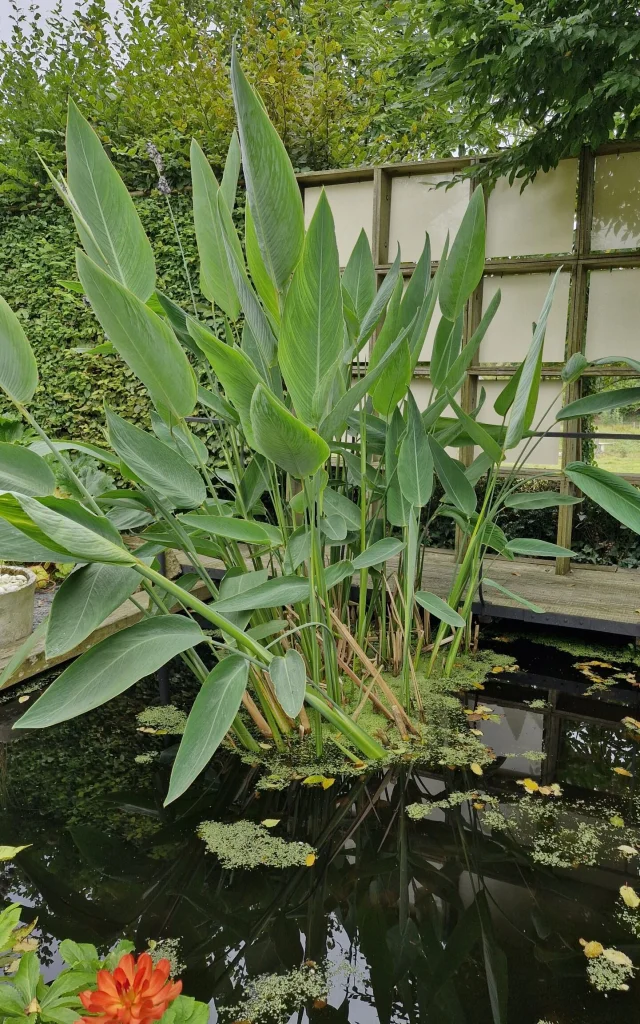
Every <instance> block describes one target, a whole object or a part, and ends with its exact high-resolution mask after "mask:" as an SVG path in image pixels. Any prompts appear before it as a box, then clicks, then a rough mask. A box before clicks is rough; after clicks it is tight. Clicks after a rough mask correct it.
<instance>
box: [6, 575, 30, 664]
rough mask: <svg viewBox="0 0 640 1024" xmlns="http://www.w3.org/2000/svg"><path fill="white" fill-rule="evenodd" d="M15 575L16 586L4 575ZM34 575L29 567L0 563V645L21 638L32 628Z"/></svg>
mask: <svg viewBox="0 0 640 1024" xmlns="http://www.w3.org/2000/svg"><path fill="white" fill-rule="evenodd" d="M7 576H11V577H15V581H16V583H17V584H18V586H17V587H16V588H15V589H8V587H7V584H8V585H9V586H11V585H12V581H11V580H7V579H6V577H7ZM35 592H36V576H35V573H33V572H31V569H23V568H22V567H21V566H17V565H0V647H6V646H8V645H9V644H12V643H15V642H16V641H17V640H23V639H24V638H25V637H26V636H28V635H29V633H31V632H32V630H33V607H34V601H35Z"/></svg>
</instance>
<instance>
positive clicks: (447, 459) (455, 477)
mask: <svg viewBox="0 0 640 1024" xmlns="http://www.w3.org/2000/svg"><path fill="white" fill-rule="evenodd" d="M429 447H430V448H431V455H432V456H433V464H434V466H435V470H436V473H437V474H438V479H439V481H440V483H441V484H442V486H443V488H444V492H445V494H446V496H447V498H448V499H449V501H450V502H452V504H454V505H455V506H456V508H459V509H460V511H461V512H464V513H465V515H468V516H470V515H471V514H472V512H474V511H475V507H476V492H475V490H474V489H473V487H472V485H471V484H470V483H469V481H468V479H467V477H466V476H465V475H464V470H463V469H461V467H460V466H459V465H458V463H457V462H454V460H453V459H452V458H451V456H450V455H448V454H447V452H446V451H445V450H444V448H443V447H442V445H440V444H438V442H437V441H436V439H435V437H432V436H431V435H430V436H429Z"/></svg>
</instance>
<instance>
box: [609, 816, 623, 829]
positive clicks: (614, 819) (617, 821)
mask: <svg viewBox="0 0 640 1024" xmlns="http://www.w3.org/2000/svg"><path fill="white" fill-rule="evenodd" d="M609 822H610V824H611V825H613V827H614V828H624V818H621V817H620V815H619V814H612V815H611V817H610V818H609Z"/></svg>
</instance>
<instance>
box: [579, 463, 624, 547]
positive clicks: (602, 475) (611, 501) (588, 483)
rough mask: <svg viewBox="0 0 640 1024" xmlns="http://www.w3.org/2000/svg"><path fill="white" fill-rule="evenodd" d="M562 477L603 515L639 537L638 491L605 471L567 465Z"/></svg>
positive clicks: (580, 465)
mask: <svg viewBox="0 0 640 1024" xmlns="http://www.w3.org/2000/svg"><path fill="white" fill-rule="evenodd" d="M564 475H565V476H566V477H567V478H568V479H569V480H571V482H572V483H574V484H575V485H576V487H579V488H580V490H581V491H583V492H584V494H586V495H587V496H588V497H589V498H591V499H592V501H595V502H596V504H598V505H599V506H600V508H603V509H604V510H605V512H608V513H609V515H611V516H613V517H614V519H617V520H618V522H620V523H623V524H624V526H628V527H629V529H630V530H634V531H635V532H636V533H640V490H639V489H638V488H637V487H634V486H633V484H630V483H629V481H628V480H623V479H622V477H620V476H617V475H616V474H615V473H609V472H607V470H606V469H598V468H597V467H596V466H586V465H585V464H584V463H583V462H570V463H569V465H568V466H566V467H565V470H564Z"/></svg>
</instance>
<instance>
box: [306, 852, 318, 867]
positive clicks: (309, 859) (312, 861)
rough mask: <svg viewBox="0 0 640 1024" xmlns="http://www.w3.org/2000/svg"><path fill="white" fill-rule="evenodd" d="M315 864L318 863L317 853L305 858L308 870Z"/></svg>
mask: <svg viewBox="0 0 640 1024" xmlns="http://www.w3.org/2000/svg"><path fill="white" fill-rule="evenodd" d="M315 862H316V855H315V853H310V854H309V856H308V857H306V858H305V864H306V865H307V867H308V868H311V867H313V865H314V864H315Z"/></svg>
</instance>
